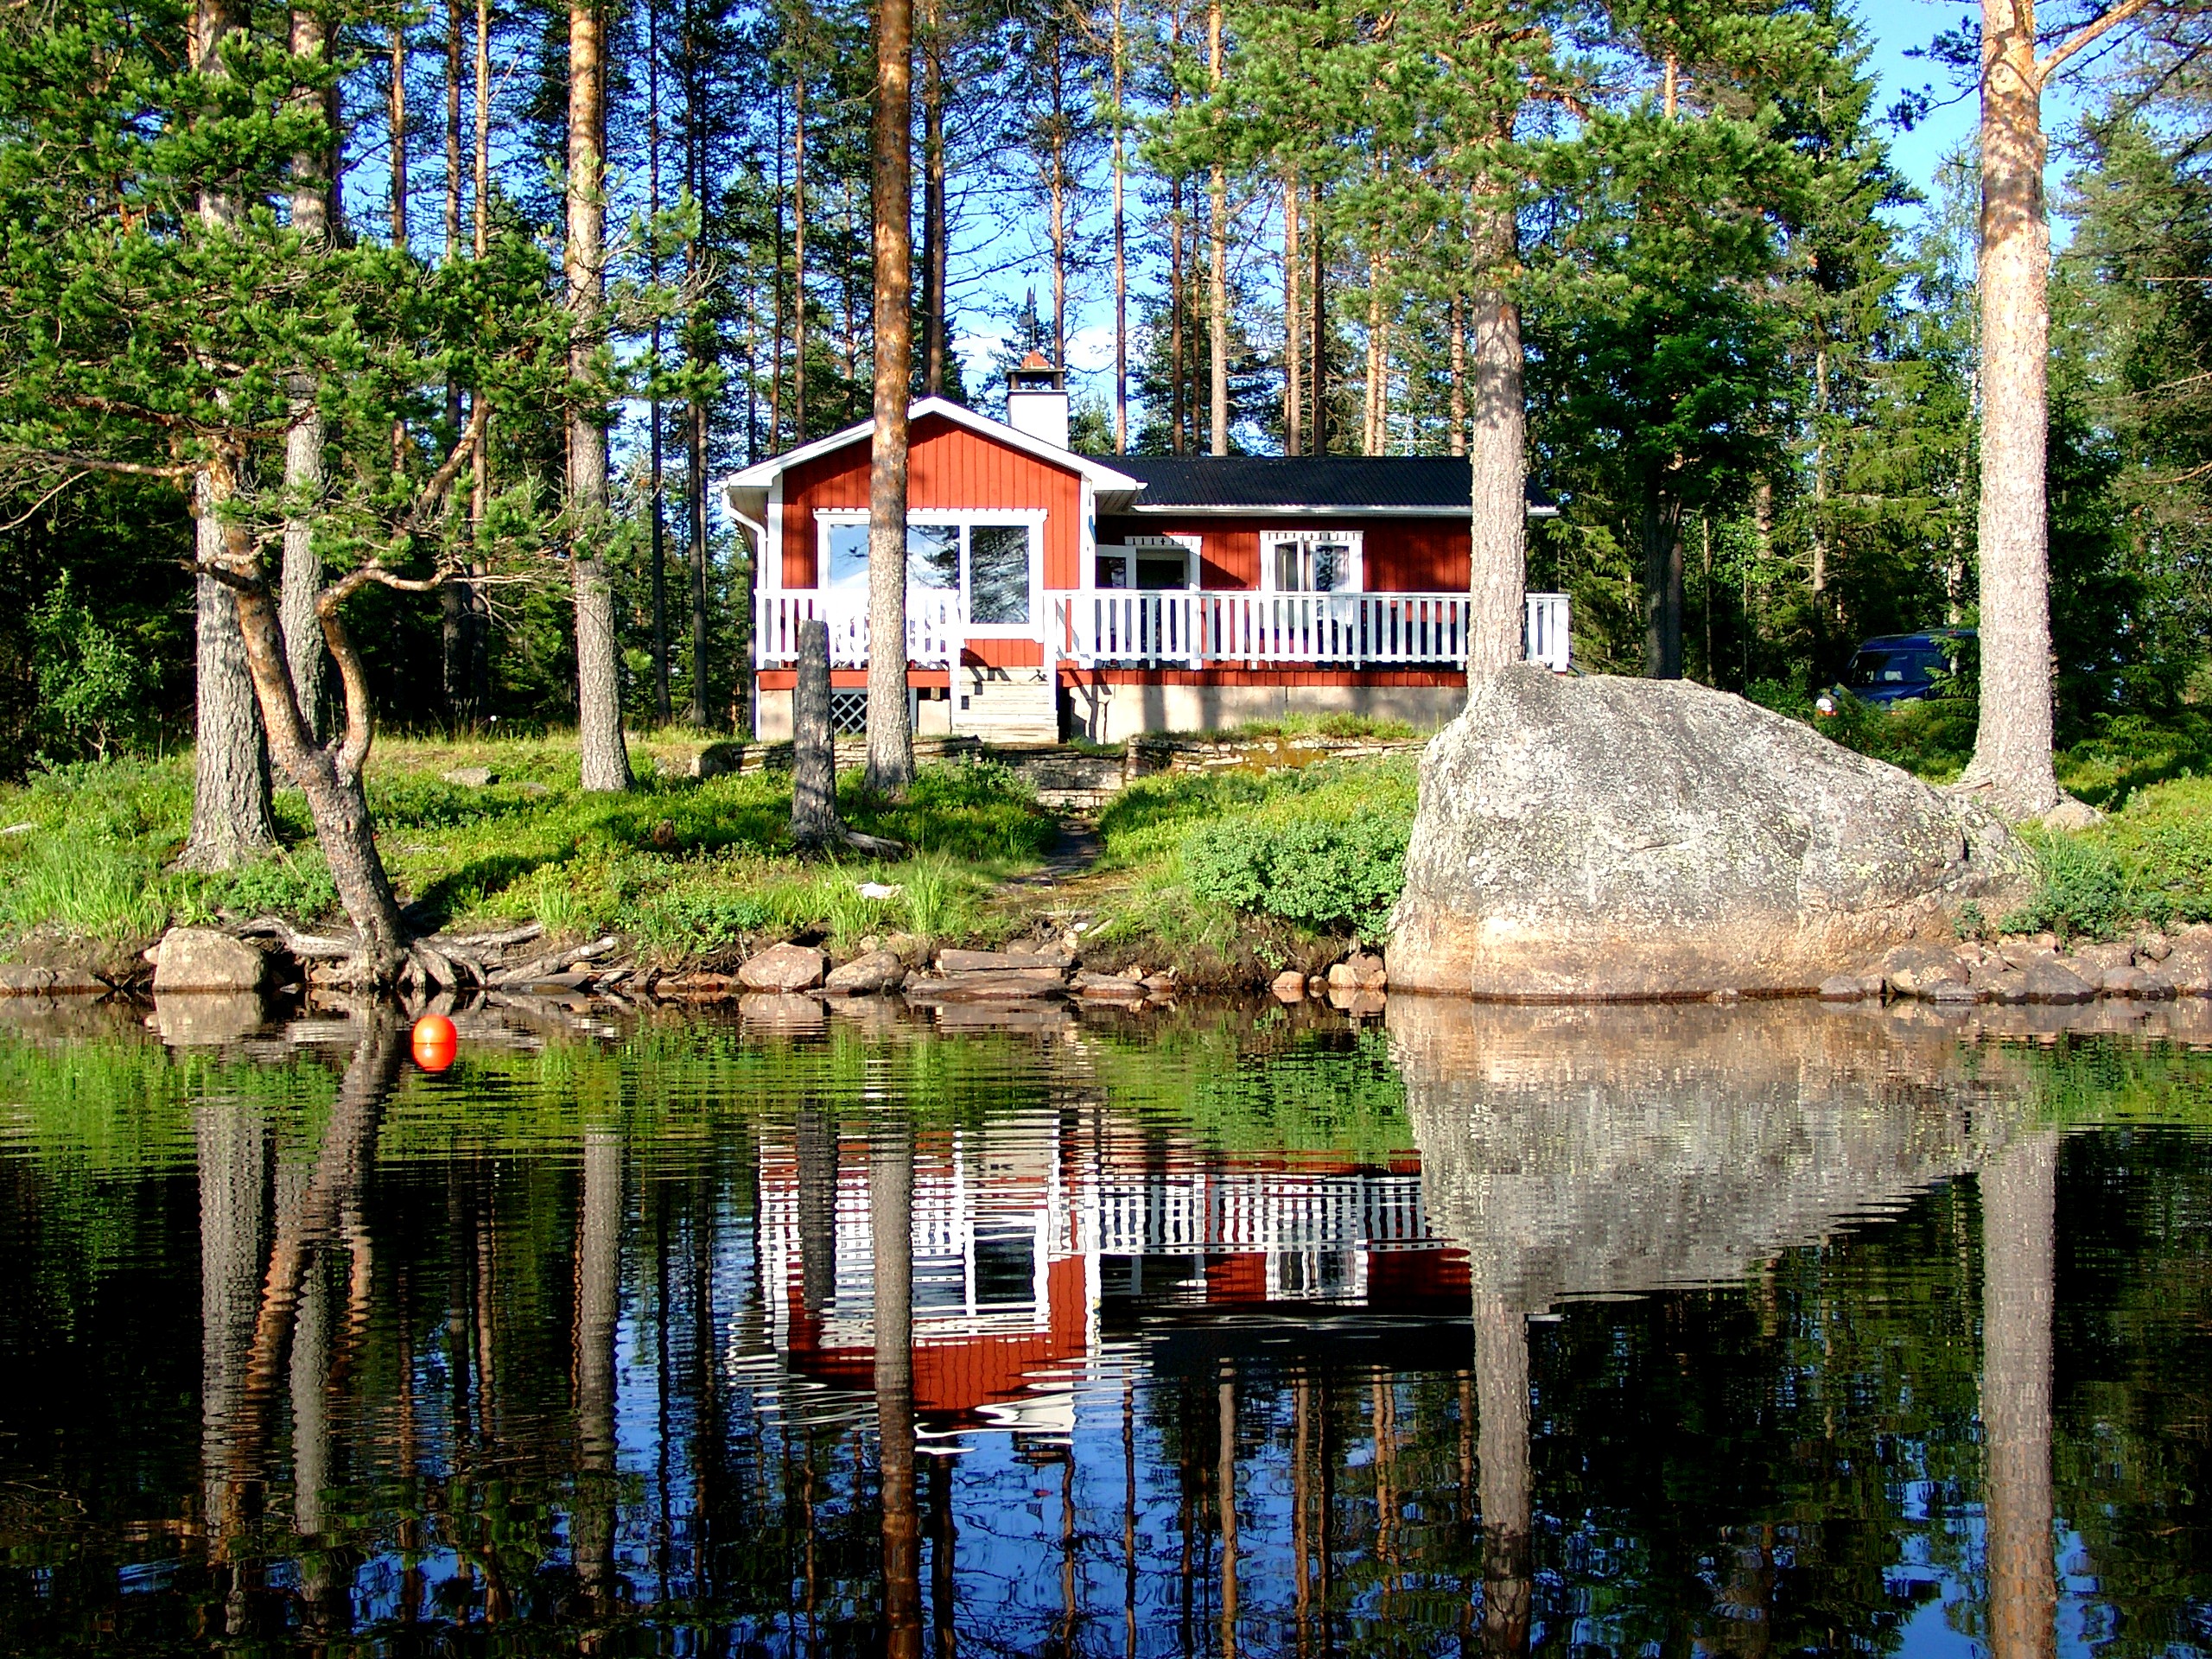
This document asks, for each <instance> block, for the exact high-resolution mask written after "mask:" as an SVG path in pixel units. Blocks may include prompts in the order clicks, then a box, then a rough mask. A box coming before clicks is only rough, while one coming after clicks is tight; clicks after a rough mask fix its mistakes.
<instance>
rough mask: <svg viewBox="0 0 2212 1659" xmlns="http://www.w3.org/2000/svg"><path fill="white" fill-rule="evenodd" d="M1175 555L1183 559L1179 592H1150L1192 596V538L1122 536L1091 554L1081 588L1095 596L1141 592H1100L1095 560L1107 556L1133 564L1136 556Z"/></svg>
mask: <svg viewBox="0 0 2212 1659" xmlns="http://www.w3.org/2000/svg"><path fill="white" fill-rule="evenodd" d="M1178 552H1179V553H1180V554H1182V556H1183V586H1182V587H1181V588H1179V589H1176V588H1166V589H1155V590H1154V591H1159V592H1168V593H1174V592H1182V593H1195V592H1196V591H1197V590H1198V584H1199V572H1198V537H1196V536H1124V537H1122V539H1121V540H1120V541H1118V542H1107V543H1103V545H1101V546H1099V547H1097V548H1096V549H1094V550H1092V553H1091V556H1090V567H1089V568H1088V569H1086V570H1085V571H1084V576H1085V577H1086V578H1087V580H1086V581H1085V582H1084V586H1085V587H1086V588H1092V589H1095V590H1096V591H1097V592H1099V593H1136V592H1139V591H1141V590H1140V589H1138V588H1134V587H1131V588H1100V587H1099V586H1098V561H1099V559H1100V558H1101V557H1103V556H1108V555H1119V556H1126V557H1128V558H1129V559H1131V560H1135V558H1136V557H1137V556H1138V555H1140V554H1151V555H1153V556H1159V555H1160V554H1162V553H1178ZM1129 575H1130V576H1131V578H1132V579H1134V578H1135V575H1136V572H1135V569H1131V571H1130V572H1129Z"/></svg>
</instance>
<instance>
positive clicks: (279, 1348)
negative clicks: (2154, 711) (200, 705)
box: [0, 1001, 2212, 1659]
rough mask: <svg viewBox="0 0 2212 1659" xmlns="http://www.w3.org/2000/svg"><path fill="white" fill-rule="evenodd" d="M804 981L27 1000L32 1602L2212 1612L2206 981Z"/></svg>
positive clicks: (1068, 1630)
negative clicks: (734, 1002)
mask: <svg viewBox="0 0 2212 1659" xmlns="http://www.w3.org/2000/svg"><path fill="white" fill-rule="evenodd" d="M753 1013H754V1014H755V1015H756V1016H761V1017H756V1019H755V1020H753V1023H751V1024H750V1025H744V1024H741V1023H739V1022H737V1021H734V1020H733V1021H730V1022H728V1023H714V1022H702V1021H699V1020H693V1019H685V1020H675V1019H673V1018H666V1019H662V1018H656V1019H653V1020H634V1019H626V1020H621V1021H619V1022H617V1023H615V1024H613V1025H606V1024H602V1023H597V1022H596V1021H597V1018H598V1017H597V1016H594V1017H593V1019H594V1023H590V1024H559V1023H555V1022H553V1021H552V1020H550V1019H549V1020H539V1021H537V1023H535V1024H533V1023H531V1022H530V1021H529V1020H525V1019H524V1016H522V1015H519V1014H505V1015H500V1016H498V1017H496V1018H493V1017H489V1016H486V1017H480V1018H479V1019H478V1020H475V1021H473V1022H464V1044H463V1058H462V1059H461V1064H460V1065H458V1066H456V1067H455V1068H454V1071H451V1072H449V1073H448V1074H446V1075H444V1076H442V1077H431V1076H427V1075H424V1074H423V1073H421V1072H418V1071H415V1070H414V1069H413V1068H412V1067H411V1065H409V1064H408V1063H407V1062H406V1060H405V1058H404V1051H405V1041H404V1031H402V1030H401V1029H399V1028H398V1027H396V1026H393V1025H390V1024H385V1023H381V1022H378V1021H376V1020H356V1021H346V1020H324V1021H320V1022H315V1023H302V1024H300V1025H296V1026H294V1027H290V1028H289V1029H286V1030H283V1031H280V1032H276V1033H259V1034H248V1033H246V1032H245V1028H244V1027H237V1026H233V1027H229V1028H227V1029H226V1028H225V1027H223V1024H222V1016H221V1015H220V1014H219V1012H217V1011H214V1010H212V1009H211V1010H209V1011H207V1012H206V1013H204V1014H194V1015H192V1016H191V1018H190V1019H189V1020H183V1021H180V1020H179V1019H178V1017H177V1015H176V1014H175V1013H174V1012H171V1013H169V1014H167V1015H165V1017H166V1018H167V1019H168V1026H167V1027H166V1035H167V1036H168V1038H169V1039H171V1041H170V1043H169V1044H168V1045H167V1046H165V1045H164V1044H163V1043H162V1041H160V1040H157V1035H158V1034H160V1033H149V1032H146V1031H143V1030H141V1029H139V1028H138V1027H137V1026H136V1025H135V1024H132V1023H129V1022H128V1021H127V1020H125V1019H124V1018H122V1017H118V1018H115V1019H109V1018H106V1017H105V1016H102V1015H99V1014H93V1013H91V1012H89V1011H79V1012H78V1013H75V1014H57V1015H55V1016H53V1019H52V1020H51V1022H50V1023H48V1024H47V1025H45V1026H41V1025H40V1024H39V1023H38V1022H37V1020H25V1019H23V1018H22V1017H20V1016H19V1017H18V1018H17V1020H16V1021H15V1023H14V1025H13V1026H12V1027H10V1030H11V1031H12V1033H13V1034H12V1035H8V1036H4V1037H0V1249H4V1251H5V1255H4V1257H0V1260H4V1261H5V1262H6V1264H7V1268H8V1282H7V1285H6V1288H5V1292H4V1294H0V1544H3V1545H4V1552H5V1553H4V1555H3V1556H0V1649H5V1650H8V1651H20V1652H41V1653H59V1652H72V1651H88V1650H92V1649H99V1651H101V1652H104V1653H106V1652H143V1653H154V1652H162V1651H178V1652H184V1651H205V1650H208V1649H216V1648H235V1649H242V1650H250V1651H267V1652H275V1651H284V1650H303V1649H315V1650H328V1651H346V1652H353V1651H359V1652H389V1653H394V1654H412V1653H425V1652H448V1651H450V1652H461V1651H467V1652H484V1653H502V1654H540V1653H545V1654H550V1653H566V1652H571V1651H575V1650H576V1649H579V1648H584V1649H590V1650H592V1651H596V1652H606V1653H616V1652H658V1651H668V1652H681V1653H698V1654H708V1653H725V1652H728V1653H766V1652H775V1653H786V1652H788V1653H800V1654H815V1653H824V1654H828V1653H843V1652H850V1651H855V1650H869V1651H874V1650H876V1649H888V1650H890V1651H893V1652H909V1653H922V1652H930V1653H935V1654H939V1655H944V1656H948V1659H950V1656H952V1655H955V1654H957V1653H962V1652H966V1653H972V1654H976V1655H997V1654H1002V1653H1015V1652H1021V1653H1029V1652H1038V1651H1049V1652H1057V1653H1073V1652H1081V1653H1085V1654H1097V1655H1102V1656H1104V1655H1135V1654H1164V1653H1201V1652H1202V1653H1220V1654H1233V1653H1248V1654H1258V1653H1277V1652H1284V1653H1287V1652H1296V1653H1299V1654H1301V1655H1319V1654H1325V1653H1333V1652H1362V1653H1364V1652H1370V1651H1375V1652H1382V1651H1389V1652H1394V1653H1396V1652H1404V1653H1431V1652H1434V1653H1453V1652H1462V1651H1465V1652H1499V1653H1510V1652H1520V1651H1529V1650H1536V1651H1543V1652H1556V1653H1563V1654H1567V1653H1571V1654H1574V1655H1578V1656H1580V1655H1599V1654H1628V1653H1658V1652H1666V1653H1682V1652H1692V1651H1697V1652H1728V1653H1738V1652H1740V1653H1745V1654H1766V1653H1790V1652H1833V1651H1844V1650H1871V1651H1904V1652H1910V1653H1932V1652H1936V1651H1939V1650H1940V1651H1946V1652H1951V1651H1956V1652H1966V1651H1969V1650H1973V1651H1994V1652H1997V1653H2000V1654H2007V1655H2010V1654H2031V1653H2038V1652H2048V1651H2050V1650H2051V1648H2052V1645H2053V1643H2054V1641H2055V1642H2056V1645H2057V1646H2059V1647H2061V1648H2063V1649H2067V1650H2069V1651H2074V1650H2088V1649H2094V1650H2095V1651H2098V1652H2100V1653H2113V1654H2137V1653H2141V1654H2146V1655H2147V1654H2174V1653H2184V1652H2200V1651H2206V1650H2208V1649H2212V1628H2208V1626H2212V1615H2209V1614H2208V1606H2212V1602H2208V1594H2209V1593H2212V1557H2209V1556H2208V1548H2207V1546H2208V1535H2207V1532H2206V1529H2205V1524H2204V1520H2203V1516H2202V1506H2201V1504H2200V1503H2199V1499H2198V1493H2199V1492H2200V1491H2202V1489H2203V1488H2204V1485H2205V1481H2206V1477H2207V1475H2208V1473H2212V1471H2208V1469H2207V1466H2206V1465H2207V1444H2208V1436H2212V1415H2209V1414H2208V1399H2207V1384H2206V1381H2205V1379H2206V1377H2207V1376H2208V1369H2207V1361H2208V1359H2212V1286H2209V1283H2208V1232H2207V1220H2208V1211H2209V1210H2212V1147H2208V1145H2207V1142H2206V1141H2205V1140H2204V1139H2203V1138H2202V1136H2201V1135H2200V1134H2199V1132H2198V1131H2199V1128H2200V1127H2201V1126H2203V1125H2206V1124H2208V1123H2212V1057H2208V1056H2207V1055H2206V1054H2205V1053H2204V1052H2201V1051H2200V1050H2199V1049H2198V1048H2196V1047H2195V1046H2192V1044H2191V1042H2190V1041H2188V1040H2183V1039H2187V1038H2190V1037H2191V1036H2196V1037H2197V1038H2198V1039H2199V1040H2202V1038H2203V1037H2206V1036H2212V1032H2208V1033H2193V1032H2192V1031H2191V1030H2190V1029H2189V1028H2187V1027H2186V1024H2185V1022H2186V1020H2187V1019H2188V1018H2190V1017H2191V1016H2190V1015H2189V1014H2185V1013H2179V1012H2177V1013H2176V1014H2172V1015H2170V1016H2164V1017H2166V1018H2168V1019H2170V1020H2174V1021H2177V1022H2183V1029H2182V1030H2181V1031H2180V1033H2179V1034H2178V1035H2177V1036H2175V1037H2170V1038H2169V1039H2164V1040H2146V1039H2144V1038H2143V1037H2141V1036H2140V1034H2139V1033H2138V1034H2134V1035H2111V1036H2102V1035H2094V1034H2092V1035H2087V1036H2082V1035H2074V1036H2061V1035H2053V1034H2051V1033H2042V1034H2040V1035H2038V1034H2037V1033H2034V1032H2032V1031H2028V1030H2025V1029H2024V1030H2022V1031H2020V1032H2018V1033H2013V1034H2012V1036H2011V1037H2009V1038H2007V1037H2004V1036H2001V1035H1998V1034H1992V1033H1986V1032H1982V1031H1980V1030H1977V1029H1967V1030H1963V1031H1962V1030H1961V1029H1960V1028H1959V1027H1956V1026H1955V1025H1951V1024H1947V1023H1944V1022H1942V1021H1938V1020H1932V1019H1930V1018H1928V1017H1927V1016H1926V1015H1925V1014H1914V1013H1907V1014H1897V1015H1890V1014H1878V1013H1875V1012H1872V1011H1869V1010H1865V1009H1854V1010H1823V1009H1817V1008H1808V1007H1802V1006H1799V1007H1774V1006H1761V1005H1747V1006H1745V1007H1742V1008H1739V1009H1719V1008H1707V1007H1688V1008H1612V1009H1601V1010H1507V1009H1496V1008H1478V1007H1464V1006H1461V1005H1458V1004H1450V1003H1444V1002H1438V1001H1397V1002H1394V1003H1393V1004H1392V1006H1391V1009H1390V1012H1389V1018H1388V1021H1387V1028H1381V1027H1370V1028H1369V1029H1366V1030H1355V1029H1353V1028H1351V1027H1349V1026H1347V1025H1345V1024H1344V1023H1343V1022H1342V1021H1341V1020H1338V1021H1336V1022H1335V1023H1333V1024H1331V1023H1329V1021H1330V1020H1331V1019H1332V1016H1326V1015H1322V1016H1318V1019H1319V1021H1320V1022H1319V1023H1316V1022H1315V1021H1316V1019H1317V1016H1314V1015H1313V1014H1305V1015H1301V1016H1290V1015H1286V1014H1281V1013H1280V1012H1270V1013H1268V1014H1264V1015H1257V1016H1255V1015H1254V1014H1252V1013H1250V1012H1249V1011H1231V1010H1212V1011H1194V1012H1189V1013H1186V1014H1182V1015H1179V1016H1174V1017H1172V1018H1169V1019H1167V1020H1165V1021H1164V1022H1163V1021H1154V1022H1153V1023H1148V1024H1140V1023H1136V1022H1134V1021H1130V1020H1126V1019H1123V1018H1119V1017H1116V1018H1115V1019H1112V1020H1109V1021H1108V1022H1106V1023H1104V1024H1091V1023H1080V1022H1078V1021H1077V1020H1075V1019H1074V1018H1073V1017H1072V1016H1066V1015H1052V1016H1045V1017H1038V1018H1034V1019H1032V1020H1027V1022H1026V1023H1025V1025H1024V1027H1023V1028H1021V1029H1018V1030H1012V1031H1008V1030H1002V1029H1001V1030H993V1029H988V1028H979V1029H975V1030H969V1031H964V1032H948V1031H945V1030H943V1029H941V1028H938V1027H931V1026H925V1025H914V1024H908V1023H906V1022H904V1021H902V1020H899V1019H897V1018H895V1017H893V1015H891V1014H889V1013H887V1011H884V1010H880V1009H879V1010H872V1011H871V1010H863V1011H861V1012H860V1013H859V1014H857V1015H854V1016H848V1015H839V1016H837V1017H836V1018H834V1019H831V1020H828V1021H827V1022H826V1023H825V1021H824V1020H823V1016H822V1015H821V1014H820V1011H819V1009H818V1008H817V1007H816V1006H815V1005H813V1004H811V1003H808V1004H805V1005H804V1006H794V1007H756V1008H755V1009H754V1010H753ZM200 1039H206V1040H205V1041H204V1043H203V1042H201V1040H200ZM195 1045H198V1046H195ZM902 1242H903V1243H904V1245H905V1249H904V1253H903V1254H904V1257H905V1259H904V1260H903V1261H902V1259H901V1255H902V1251H901V1249H900V1244H901V1243H902Z"/></svg>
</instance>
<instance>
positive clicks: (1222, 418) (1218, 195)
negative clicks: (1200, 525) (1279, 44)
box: [1206, 0, 1229, 455]
mask: <svg viewBox="0 0 2212 1659" xmlns="http://www.w3.org/2000/svg"><path fill="white" fill-rule="evenodd" d="M1206 84H1207V86H1209V87H1211V89H1212V90H1213V91H1214V92H1215V93H1217V94H1218V93H1219V92H1220V91H1221V0H1207V4H1206ZM1206 208H1207V213H1206V255H1207V264H1206V357H1207V364H1206V366H1207V369H1208V371H1209V372H1210V379H1211V385H1209V387H1208V391H1209V392H1210V393H1211V397H1209V399H1208V404H1209V407H1210V408H1211V413H1212V431H1211V434H1210V435H1211V439H1212V442H1211V452H1212V453H1213V454H1217V455H1225V454H1228V453H1229V187H1228V184H1227V182H1226V181H1225V179H1224V175H1223V172H1222V168H1221V163H1220V162H1215V163H1214V164H1213V168H1212V169H1211V172H1210V173H1209V174H1208V175H1207V181H1206Z"/></svg>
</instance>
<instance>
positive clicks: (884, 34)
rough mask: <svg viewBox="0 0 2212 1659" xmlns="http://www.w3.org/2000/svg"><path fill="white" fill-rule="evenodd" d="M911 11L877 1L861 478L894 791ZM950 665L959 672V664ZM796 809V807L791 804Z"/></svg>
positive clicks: (883, 736)
mask: <svg viewBox="0 0 2212 1659" xmlns="http://www.w3.org/2000/svg"><path fill="white" fill-rule="evenodd" d="M913 34H914V17H913V7H912V0H876V12H875V129H874V144H875V189H874V200H875V429H874V435H872V436H871V437H870V439H869V441H868V788H869V789H870V790H872V791H874V792H875V793H877V794H880V795H896V794H898V793H899V792H900V791H904V790H905V789H906V785H909V784H911V783H912V782H913V780H914V731H913V723H912V718H911V716H910V713H909V709H908V704H907V696H906V389H907V385H908V384H909V382H910V381H911V380H912V378H913V372H914V365H913V357H914V351H913V317H912V284H913V272H912V270H911V268H910V267H911V265H912V257H913V236H912V224H911V222H910V218H909V214H910V212H911V203H910V201H909V198H910V197H911V196H912V194H913V181H912V171H913V168H912V159H913V158H912V154H911V150H912V144H913V88H912V64H911V63H910V62H909V60H910V59H911V57H912V44H913ZM952 671H953V674H954V676H955V677H957V676H958V674H959V672H960V664H957V663H955V664H953V665H952ZM794 810H796V807H794Z"/></svg>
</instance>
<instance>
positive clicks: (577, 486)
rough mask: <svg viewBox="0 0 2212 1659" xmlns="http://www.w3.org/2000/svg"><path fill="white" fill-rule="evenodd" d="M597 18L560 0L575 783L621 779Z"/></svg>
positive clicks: (603, 86)
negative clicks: (610, 557) (597, 393)
mask: <svg viewBox="0 0 2212 1659" xmlns="http://www.w3.org/2000/svg"><path fill="white" fill-rule="evenodd" d="M606 73H607V66H606V20H605V19H604V18H603V17H601V15H600V11H599V6H598V0H569V185H568V219H569V223H568V238H567V241H566V243H565V245H563V249H562V262H561V263H562V275H563V278H564V279H565V280H566V282H567V284H568V290H569V331H570V332H569V380H570V382H571V386H572V389H571V391H570V394H569V396H570V399H571V401H570V404H569V416H568V426H569V432H568V437H569V553H570V561H569V569H570V571H571V574H572V579H573V582H574V584H575V604H576V758H577V763H578V767H579V770H580V772H581V776H582V784H583V787H584V788H586V789H588V790H599V791H613V790H624V789H627V788H629V786H630V756H629V752H628V750H627V749H626V747H624V745H623V740H622V688H621V682H620V669H619V666H618V664H617V662H616V658H615V652H614V589H613V585H612V584H611V583H610V582H608V580H607V569H606V567H605V566H604V565H603V564H602V563H601V562H600V560H601V553H602V552H603V550H604V549H605V546H606V543H607V535H608V531H609V528H610V526H609V524H608V513H607V429H606V428H605V427H603V426H602V425H601V424H600V419H601V416H600V409H599V400H598V398H597V397H594V396H592V395H591V393H590V391H588V388H589V387H590V386H591V385H592V384H593V382H594V379H595V378H597V377H596V372H595V366H594V359H595V358H596V356H597V348H598V345H599V333H600V326H601V315H600V314H601V308H602V306H603V304H604V302H605V297H606V291H607V273H606V269H605V262H606V253H605V234H606V224H607V201H606V196H605V181H606V174H607V158H606V150H605V146H604V143H603V137H604V133H605V124H606V115H607V80H606Z"/></svg>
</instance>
